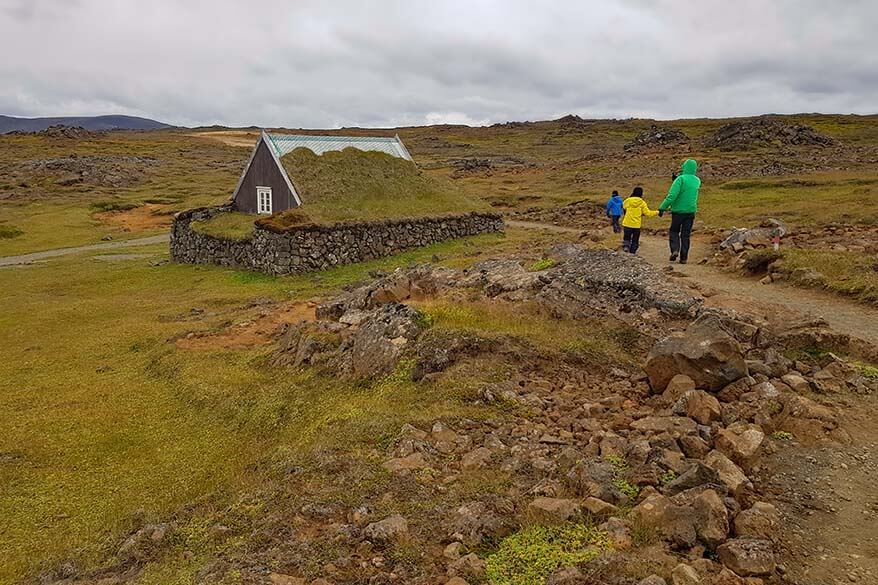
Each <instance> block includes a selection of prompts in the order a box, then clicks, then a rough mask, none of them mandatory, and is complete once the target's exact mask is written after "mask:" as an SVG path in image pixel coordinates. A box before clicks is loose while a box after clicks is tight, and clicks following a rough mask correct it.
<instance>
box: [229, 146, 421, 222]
mask: <svg viewBox="0 0 878 585" xmlns="http://www.w3.org/2000/svg"><path fill="white" fill-rule="evenodd" d="M297 148H307V149H308V150H310V151H312V152H313V153H314V154H317V155H322V154H324V153H326V152H333V151H343V150H344V149H346V148H356V149H357V150H362V151H366V152H383V153H384V154H388V155H390V156H393V157H397V158H401V159H404V160H407V161H409V162H412V157H411V155H410V154H409V152H408V150H406V147H405V145H404V144H403V143H402V140H400V138H399V136H394V137H393V138H388V137H381V136H308V135H300V134H268V133H266V132H264V131H263V132H262V133H261V135H260V136H259V140H258V141H257V142H256V146H255V147H254V148H253V153H252V154H251V155H250V161H249V162H248V163H247V166H246V168H245V169H244V172H243V174H241V179H240V180H239V181H238V186H237V187H236V188H235V193H234V195H233V196H232V201H233V206H234V208H235V209H236V210H238V211H243V212H246V213H258V214H269V215H270V214H273V213H278V212H281V211H285V210H287V209H293V208H296V207H299V206H300V205H302V198H301V196H300V194H299V192H298V191H296V186H295V183H294V181H292V180H290V176H289V174H288V173H287V170H286V168H284V165H283V163H282V162H281V158H283V157H284V156H286V155H287V154H289V153H291V152H293V151H294V150H296V149H297Z"/></svg>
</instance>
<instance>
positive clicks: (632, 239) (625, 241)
mask: <svg viewBox="0 0 878 585" xmlns="http://www.w3.org/2000/svg"><path fill="white" fill-rule="evenodd" d="M622 232H623V233H622V249H623V250H625V251H626V252H630V253H632V254H637V248H639V247H640V228H630V227H626V228H622Z"/></svg>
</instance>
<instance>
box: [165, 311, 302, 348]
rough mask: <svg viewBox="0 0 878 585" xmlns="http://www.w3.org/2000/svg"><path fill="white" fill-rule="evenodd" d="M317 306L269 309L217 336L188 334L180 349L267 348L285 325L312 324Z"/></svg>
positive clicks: (179, 344)
mask: <svg viewBox="0 0 878 585" xmlns="http://www.w3.org/2000/svg"><path fill="white" fill-rule="evenodd" d="M315 306H316V305H315V304H314V303H287V304H283V305H276V306H272V307H267V308H265V309H263V310H262V312H261V313H260V314H259V315H257V316H256V317H254V318H253V319H249V320H247V321H243V322H241V323H236V324H234V325H232V326H230V327H228V328H226V329H223V330H222V331H218V332H215V333H209V332H208V333H189V334H188V335H187V336H186V337H182V338H180V339H178V340H177V341H176V345H177V347H178V348H180V349H189V350H218V349H248V348H252V347H259V346H261V345H268V344H270V343H272V342H273V341H274V340H275V339H276V338H277V336H278V335H279V334H280V333H281V331H282V330H283V328H284V326H285V325H293V324H296V323H302V322H305V321H313V320H314V319H315V317H314V309H315Z"/></svg>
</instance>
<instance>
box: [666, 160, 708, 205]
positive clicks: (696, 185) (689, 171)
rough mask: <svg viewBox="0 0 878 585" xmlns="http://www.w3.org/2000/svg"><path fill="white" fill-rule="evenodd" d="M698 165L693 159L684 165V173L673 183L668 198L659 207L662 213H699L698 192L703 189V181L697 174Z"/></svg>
mask: <svg viewBox="0 0 878 585" xmlns="http://www.w3.org/2000/svg"><path fill="white" fill-rule="evenodd" d="M696 170H698V163H697V162H695V160H693V159H691V158H690V159H687V160H686V161H685V162H684V163H683V167H682V172H681V173H680V175H679V176H678V177H677V178H676V179H674V182H673V183H671V188H670V189H668V196H667V197H665V200H664V201H662V203H661V205H659V209H660V210H662V211H667V210H668V209H670V210H671V213H695V212H696V211H698V190H699V189H701V179H699V178H698V176H697V175H696V174H695V171H696Z"/></svg>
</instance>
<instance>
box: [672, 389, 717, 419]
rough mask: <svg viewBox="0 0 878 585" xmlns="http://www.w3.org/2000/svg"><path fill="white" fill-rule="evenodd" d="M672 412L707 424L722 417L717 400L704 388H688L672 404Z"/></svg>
mask: <svg viewBox="0 0 878 585" xmlns="http://www.w3.org/2000/svg"><path fill="white" fill-rule="evenodd" d="M674 414H678V415H681V416H688V417H689V418H691V419H693V420H695V421H696V422H698V423H700V424H703V425H708V424H710V423H711V422H713V421H715V420H720V419H721V418H722V409H721V408H720V404H719V400H717V399H716V398H715V397H714V396H711V395H710V394H708V393H707V392H705V391H704V390H689V391H687V392H685V393H684V394H683V395H682V396H681V397H680V398H679V399H678V400H677V402H676V403H675V404H674Z"/></svg>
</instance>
